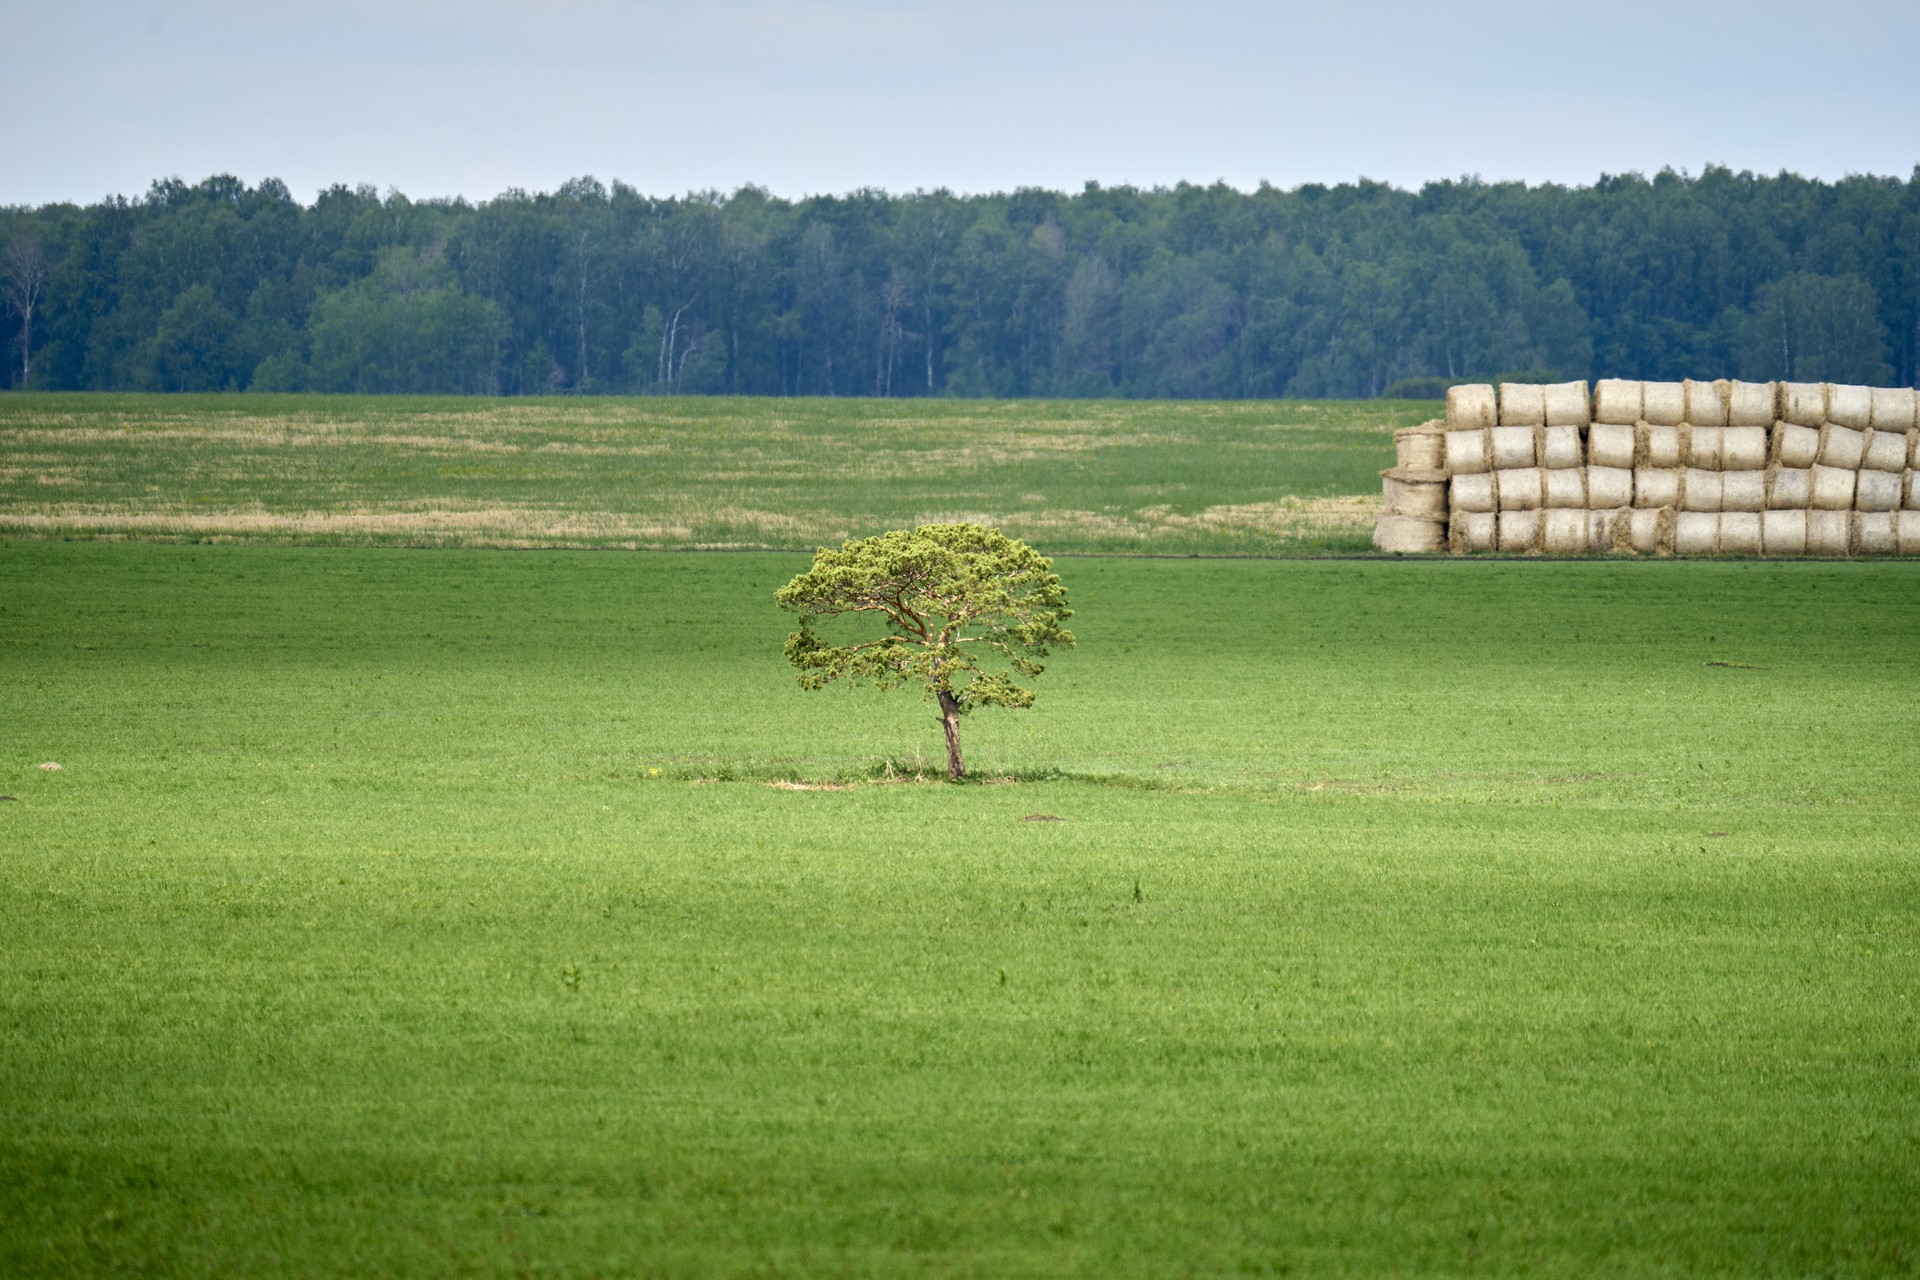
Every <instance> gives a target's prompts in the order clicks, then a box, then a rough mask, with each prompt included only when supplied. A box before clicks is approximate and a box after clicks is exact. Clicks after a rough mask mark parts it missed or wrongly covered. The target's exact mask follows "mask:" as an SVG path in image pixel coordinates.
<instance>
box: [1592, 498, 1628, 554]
mask: <svg viewBox="0 0 1920 1280" xmlns="http://www.w3.org/2000/svg"><path fill="white" fill-rule="evenodd" d="M1632 516H1633V512H1632V511H1631V510H1629V509H1627V508H1625V507H1615V508H1612V509H1609V510H1595V511H1589V512H1587V550H1589V551H1593V552H1598V553H1600V554H1602V555H1616V554H1619V555H1624V554H1626V553H1627V552H1630V551H1632V550H1633V520H1632Z"/></svg>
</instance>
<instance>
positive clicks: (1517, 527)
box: [1500, 511, 1540, 555]
mask: <svg viewBox="0 0 1920 1280" xmlns="http://www.w3.org/2000/svg"><path fill="white" fill-rule="evenodd" d="M1539 549H1540V513H1539V512H1538V511H1502V512H1501V513H1500V550H1502V551H1517V552H1523V553H1526V554H1529V555H1531V554H1532V553H1534V552H1537V551H1538V550H1539Z"/></svg>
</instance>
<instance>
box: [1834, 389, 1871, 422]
mask: <svg viewBox="0 0 1920 1280" xmlns="http://www.w3.org/2000/svg"><path fill="white" fill-rule="evenodd" d="M1827 421H1828V422H1837V423H1839V424H1840V425H1841V426H1843V427H1852V428H1853V429H1854V430H1856V431H1859V430H1863V429H1864V428H1867V427H1870V426H1872V425H1873V389H1872V388H1871V387H1855V386H1848V385H1845V384H1842V383H1838V382H1836V383H1833V384H1831V385H1829V386H1828V387H1827Z"/></svg>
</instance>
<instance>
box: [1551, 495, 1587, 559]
mask: <svg viewBox="0 0 1920 1280" xmlns="http://www.w3.org/2000/svg"><path fill="white" fill-rule="evenodd" d="M1590 514H1592V513H1591V512H1589V511H1587V510H1586V509H1585V508H1581V509H1580V510H1578V511H1575V510H1571V509H1569V508H1565V507H1561V508H1557V509H1555V510H1552V511H1543V512H1541V513H1540V550H1541V551H1542V552H1544V553H1545V554H1547V555H1550V556H1578V555H1585V554H1586V551H1587V538H1588V533H1587V524H1588V520H1587V517H1588V516H1589V515H1590Z"/></svg>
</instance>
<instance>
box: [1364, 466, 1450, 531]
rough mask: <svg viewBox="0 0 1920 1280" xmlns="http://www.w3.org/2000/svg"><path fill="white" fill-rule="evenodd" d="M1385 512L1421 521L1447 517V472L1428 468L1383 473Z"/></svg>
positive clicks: (1400, 469)
mask: <svg viewBox="0 0 1920 1280" xmlns="http://www.w3.org/2000/svg"><path fill="white" fill-rule="evenodd" d="M1380 485H1381V487H1380V495H1381V504H1380V506H1381V510H1382V511H1384V512H1385V513H1386V514H1388V515H1395V516H1413V517H1415V518H1417V519H1420V520H1445V519H1446V518H1447V473H1446V472H1444V471H1437V470H1428V469H1426V468H1400V467H1396V468H1394V469H1393V470H1391V471H1382V472H1381V473H1380Z"/></svg>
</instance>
